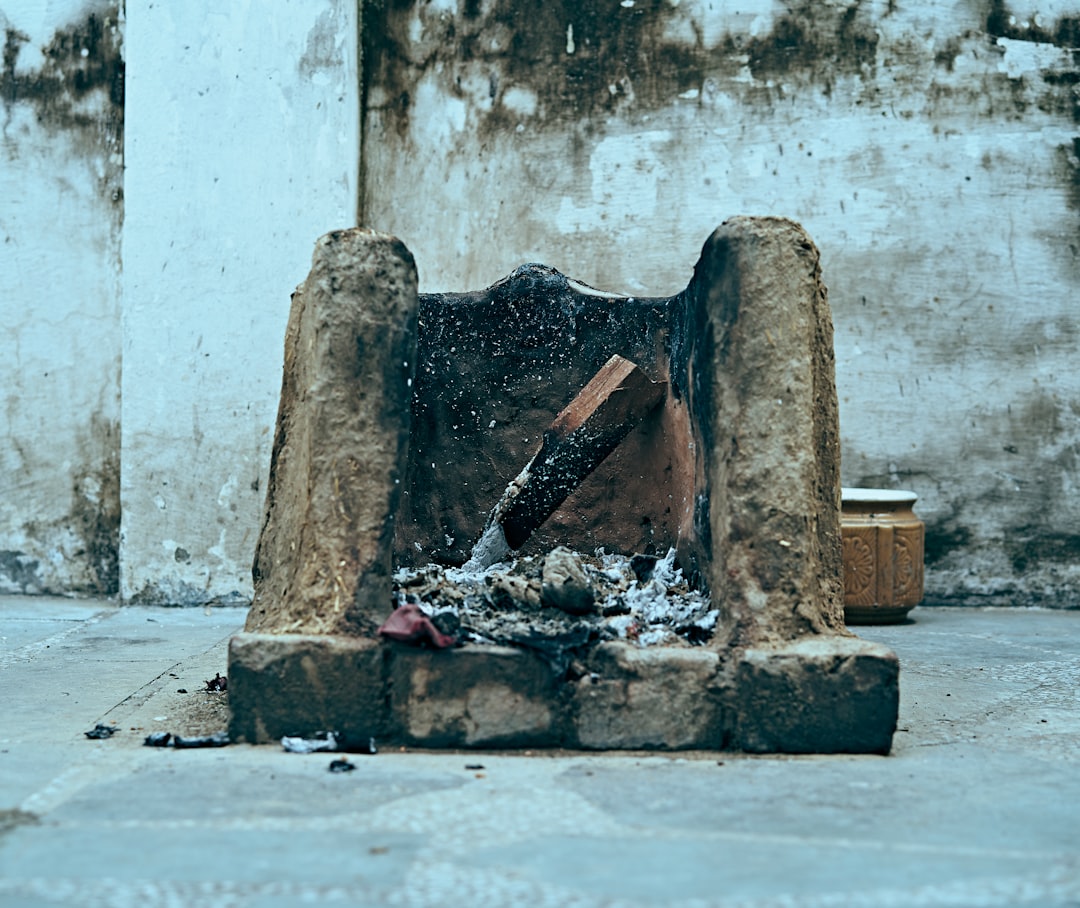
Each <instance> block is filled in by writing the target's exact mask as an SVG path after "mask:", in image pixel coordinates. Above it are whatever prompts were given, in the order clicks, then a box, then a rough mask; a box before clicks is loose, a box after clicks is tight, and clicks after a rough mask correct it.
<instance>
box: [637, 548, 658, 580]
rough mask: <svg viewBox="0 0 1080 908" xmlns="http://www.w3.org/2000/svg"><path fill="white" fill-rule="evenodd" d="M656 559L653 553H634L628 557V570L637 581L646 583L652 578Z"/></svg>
mask: <svg viewBox="0 0 1080 908" xmlns="http://www.w3.org/2000/svg"><path fill="white" fill-rule="evenodd" d="M658 560H659V559H658V558H657V557H656V556H655V555H634V556H633V557H632V558H631V559H630V570H632V571H633V572H634V576H635V577H637V581H638V583H648V582H649V581H650V580H652V577H653V571H655V570H656V562H657V561H658Z"/></svg>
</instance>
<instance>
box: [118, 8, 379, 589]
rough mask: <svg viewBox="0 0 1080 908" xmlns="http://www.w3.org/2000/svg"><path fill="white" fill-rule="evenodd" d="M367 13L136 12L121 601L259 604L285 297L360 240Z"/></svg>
mask: <svg viewBox="0 0 1080 908" xmlns="http://www.w3.org/2000/svg"><path fill="white" fill-rule="evenodd" d="M358 43H359V42H358V19H357V4H356V3H354V2H348V0H304V2H296V0H293V2H285V0H281V2H276V3H274V4H272V5H266V4H255V3H251V2H249V0H241V2H234V3H222V4H216V5H212V6H207V5H204V4H185V3H154V2H148V0H129V2H128V4H127V30H126V40H125V45H126V48H127V85H128V90H127V105H126V106H127V142H126V164H127V171H126V177H125V196H126V217H125V224H124V239H123V260H124V276H123V292H124V318H123V378H122V393H123V403H122V425H123V439H122V457H121V461H122V467H121V501H122V508H123V518H122V526H121V555H120V565H121V577H120V588H121V595H122V597H123V598H124V599H125V600H129V601H143V602H168V603H175V604H195V603H201V602H207V601H211V600H215V599H216V600H225V601H228V600H240V599H245V598H247V597H249V596H250V593H251V581H250V565H251V557H252V553H253V551H254V547H255V540H256V537H257V535H258V531H259V522H260V520H261V515H262V506H263V497H264V494H265V488H266V478H265V476H266V471H267V467H268V462H269V452H270V442H271V433H272V427H273V423H274V416H275V413H276V408H277V400H278V392H279V390H280V382H281V363H282V343H283V337H284V330H285V322H286V318H287V315H288V309H289V294H290V292H291V291H292V289H293V288H294V286H295V285H296V284H298V283H299V282H300V281H301V280H302V279H303V278H304V276H305V275H306V273H307V270H308V264H309V261H310V256H311V250H312V248H313V245H314V242H315V240H316V238H317V237H318V236H320V235H321V234H323V233H325V232H326V231H328V230H331V229H334V228H340V227H347V226H352V225H354V224H355V223H356V217H357V208H356V206H357V197H358V170H359V161H360V148H359V143H360V129H359V89H360V80H359V77H358V73H357V48H358Z"/></svg>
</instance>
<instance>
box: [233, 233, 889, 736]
mask: <svg viewBox="0 0 1080 908" xmlns="http://www.w3.org/2000/svg"><path fill="white" fill-rule="evenodd" d="M613 354H620V355H622V356H624V357H626V358H627V359H630V360H632V361H633V362H634V363H636V364H637V365H638V366H639V367H640V368H641V369H642V370H643V371H645V372H646V373H647V374H648V375H649V377H650V378H653V379H654V380H657V381H663V382H665V383H666V386H667V395H666V398H665V400H664V402H663V405H662V406H660V407H657V408H656V409H655V410H653V411H652V413H651V414H650V415H649V416H648V417H646V419H645V420H644V421H643V422H642V423H641V424H640V425H639V426H638V427H637V428H636V429H634V430H633V431H632V432H631V434H630V435H629V436H628V437H627V438H626V440H625V441H624V442H623V443H622V444H621V445H620V446H619V447H618V448H617V449H616V450H615V452H614V453H613V454H612V455H611V456H609V457H608V458H607V459H606V460H605V461H604V462H603V463H602V464H601V466H600V467H599V468H598V469H596V470H595V472H593V474H592V475H591V476H589V478H588V479H586V480H585V482H584V483H583V484H582V485H581V486H580V487H579V488H578V489H577V490H576V492H574V493H573V494H572V495H571V496H570V497H569V498H568V499H567V500H566V501H565V503H564V504H563V506H562V507H561V508H560V509H559V510H558V511H557V512H556V513H555V514H554V515H553V516H552V518H551V519H550V520H548V521H547V522H546V523H545V524H544V525H543V526H542V527H541V528H540V530H539V531H538V532H537V533H535V534H534V536H533V537H532V538H531V539H530V540H529V542H528V543H527V545H526V548H525V550H524V551H526V552H527V551H530V550H531V551H536V552H542V551H546V550H547V549H549V548H551V547H552V546H554V545H560V544H561V545H567V546H570V547H573V548H577V549H579V550H584V551H592V550H594V549H595V548H597V547H598V546H604V547H606V548H607V549H608V550H609V551H622V552H626V553H632V552H635V551H636V552H641V551H659V552H661V553H662V552H663V551H666V549H667V548H668V547H669V546H674V547H676V548H677V550H678V552H679V560H680V562H681V563H682V565H683V567H684V570H686V571H687V573H688V575H690V576H692V577H693V579H694V582H695V583H697V584H698V585H699V586H701V587H702V588H703V589H708V590H709V591H710V593H711V595H712V597H713V602H714V604H715V605H716V607H718V608H719V609H720V615H721V617H720V620H719V622H718V624H717V626H716V630H715V632H714V634H713V637H712V639H711V640H710V641H709V642H708V643H707V644H706V645H705V646H701V647H690V646H686V647H676V646H662V647H639V646H636V645H635V644H633V643H627V642H621V641H620V642H606V643H600V644H598V645H596V646H595V647H594V648H593V649H592V650H591V651H590V652H589V653H588V654H587V660H588V667H589V672H588V673H587V674H586V675H584V676H582V677H569V676H567V675H566V674H565V671H563V670H562V669H560V668H558V667H556V666H553V665H551V664H549V663H548V662H547V661H545V659H544V658H543V657H542V656H540V655H538V654H537V653H533V652H530V651H528V650H524V649H518V648H510V647H499V646H484V645H474V644H470V645H467V646H465V647H462V648H458V649H452V650H445V651H438V652H436V651H425V650H418V649H415V648H410V647H406V646H402V645H400V644H394V643H389V642H386V641H383V640H380V639H379V638H378V637H377V636H376V634H375V630H376V628H377V627H378V626H379V625H380V624H381V623H382V621H383V620H385V618H386V617H388V615H389V613H390V611H391V608H392V604H393V600H392V597H391V591H390V583H391V580H390V578H391V573H392V570H393V569H394V567H396V566H400V565H415V564H423V563H427V562H429V561H435V562H438V563H442V564H461V563H462V562H464V561H465V559H466V558H467V557H468V554H469V551H470V548H471V546H472V544H473V543H474V542H475V541H476V540H477V538H478V537H479V535H480V533H481V531H482V530H483V527H484V522H485V519H486V518H487V515H488V513H489V512H490V510H491V508H492V506H493V505H494V503H495V502H496V501H497V500H498V498H499V496H500V495H501V494H502V491H503V489H504V487H505V485H506V483H507V482H508V481H509V480H510V479H512V478H513V476H514V475H515V474H516V473H517V471H518V470H519V469H520V467H521V466H523V465H524V463H525V462H526V461H527V460H528V459H529V458H530V457H531V456H532V454H533V453H534V452H535V450H536V449H537V447H539V444H540V441H541V437H542V435H543V432H544V430H545V429H546V428H547V427H548V426H549V424H550V423H551V421H552V418H553V417H554V415H555V414H556V413H558V412H559V411H560V410H561V409H562V408H563V407H564V406H565V405H566V404H567V403H568V402H569V401H570V400H571V399H572V398H573V397H574V396H575V395H576V394H577V393H578V392H579V391H580V390H581V389H582V388H583V387H584V386H585V385H586V383H587V382H588V381H589V380H590V378H592V376H593V375H594V374H595V373H596V372H597V370H599V369H600V367H601V366H602V365H603V364H604V363H605V362H606V361H607V359H608V358H609V357H610V356H611V355H613ZM839 485H840V481H839V451H838V432H837V404H836V391H835V385H834V364H833V349H832V323H831V317H830V314H829V309H828V302H827V299H826V294H825V289H824V285H823V284H822V282H821V275H820V267H819V257H818V252H817V249H816V248H815V247H814V245H813V243H812V242H811V241H810V239H809V238H808V237H807V236H806V234H805V232H804V231H803V230H802V229H801V228H800V227H799V226H798V225H797V224H795V223H793V222H791V221H787V220H784V219H778V218H760V219H753V218H734V219H732V220H730V221H727V222H725V223H724V224H723V225H722V226H721V227H720V228H718V229H717V230H716V232H715V233H714V234H713V235H712V236H711V237H710V238H709V239H708V241H707V242H706V244H705V247H704V249H703V251H702V256H701V259H700V260H699V262H698V264H697V266H696V268H695V272H694V277H693V279H692V280H691V282H690V283H689V285H688V286H687V287H686V289H685V290H684V291H682V292H681V293H679V294H676V295H675V296H673V297H669V298H662V299H636V298H630V297H621V296H616V295H614V294H609V293H605V292H602V291H596V290H593V289H591V288H588V287H585V286H584V285H581V284H578V283H576V282H575V281H573V280H571V279H568V278H566V277H564V276H563V275H561V274H559V273H558V272H556V271H554V270H552V269H549V268H545V267H543V266H525V267H523V268H519V269H518V270H517V271H515V272H514V273H513V274H511V275H510V276H509V277H507V278H505V279H504V280H502V281H500V282H498V283H496V284H495V285H493V286H492V287H489V288H488V289H487V290H484V291H480V292H474V293H455V294H426V295H423V296H420V295H418V294H417V291H416V274H415V266H414V263H413V261H412V257H411V255H410V254H409V252H408V250H407V249H406V248H405V247H404V245H403V244H401V243H400V242H399V241H398V240H396V239H394V238H392V237H388V236H385V235H380V234H376V233H373V232H370V231H363V230H350V231H338V232H335V233H331V234H328V235H327V236H325V237H323V239H322V240H320V242H319V244H318V245H317V248H316V251H315V255H314V259H313V266H312V271H311V274H310V275H309V278H308V280H307V282H306V283H305V284H304V285H303V286H302V287H301V288H300V289H299V290H298V292H297V294H296V295H295V296H294V300H293V308H292V314H291V316H290V322H289V328H288V334H287V337H286V346H285V369H284V380H283V386H282V397H281V407H280V410H279V414H278V424H277V435H276V439H275V445H274V455H273V460H272V465H271V478H270V484H269V488H268V495H267V508H266V516H265V522H264V526H263V529H262V533H261V537H260V542H259V546H258V551H257V554H256V559H255V567H254V580H255V600H254V603H253V606H252V609H251V613H250V616H249V619H248V623H247V627H246V630H245V633H244V634H241V635H239V636H238V637H236V638H235V639H234V640H233V642H232V646H231V648H230V692H231V697H232V703H233V709H234V718H233V725H232V734H233V736H234V737H235V738H238V739H246V740H251V741H266V740H272V739H274V738H276V737H279V736H281V735H283V734H297V733H308V732H312V731H316V730H327V729H338V730H342V731H345V732H347V733H351V734H372V735H375V736H376V737H378V738H382V739H388V740H394V741H400V742H403V743H408V744H415V745H424V746H543V745H551V746H556V745H561V746H580V747H590V748H625V747H650V748H687V747H710V748H740V749H746V750H755V751H793V752H806V751H817V752H830V751H852V752H887V751H888V749H889V746H890V743H891V736H892V732H893V729H894V727H895V720H896V708H897V675H898V666H897V662H896V659H895V656H893V654H892V653H890V652H889V651H888V650H886V649H884V648H882V647H880V646H877V645H873V644H869V643H866V642H863V641H860V640H858V639H856V638H854V637H852V636H850V635H849V634H848V633H847V632H846V631H845V629H844V627H843V619H842V604H841V600H842V582H841V560H840V542H839Z"/></svg>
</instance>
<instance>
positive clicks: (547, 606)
mask: <svg viewBox="0 0 1080 908" xmlns="http://www.w3.org/2000/svg"><path fill="white" fill-rule="evenodd" d="M394 596H395V598H396V604H397V606H398V611H399V613H402V614H404V613H406V612H412V613H413V614H414V615H416V617H417V618H418V619H420V620H421V621H423V623H424V624H430V625H433V627H432V628H431V631H432V632H435V633H431V632H429V633H428V634H426V635H423V634H413V635H412V636H411V637H406V636H400V637H397V639H402V640H409V641H410V642H419V641H420V640H423V642H428V643H432V644H434V645H436V646H450V645H454V644H461V643H476V644H503V645H510V646H519V647H526V648H529V649H532V650H536V651H538V652H540V653H541V654H543V655H545V656H547V657H549V658H551V659H554V660H556V661H562V660H563V659H564V658H565V657H566V656H567V655H568V654H574V653H580V652H583V651H585V650H587V649H588V648H589V647H591V646H592V645H594V644H596V643H599V642H602V641H606V640H626V641H630V642H633V643H636V644H637V645H638V646H643V647H644V646H660V645H663V646H696V645H701V644H703V643H705V642H706V641H708V640H709V639H710V638H711V637H712V633H713V629H714V628H715V627H716V622H717V619H718V617H719V610H717V609H715V608H712V607H711V604H710V601H709V597H708V596H707V595H706V594H704V593H702V592H701V591H699V590H694V589H691V588H690V586H689V584H688V583H687V582H686V580H685V579H684V578H683V572H682V569H681V568H679V567H678V566H677V564H676V559H675V550H674V549H670V550H669V551H668V553H667V555H666V556H664V557H663V558H659V557H657V556H655V555H633V556H631V557H627V556H625V555H612V554H606V553H605V552H604V550H603V549H598V550H597V551H596V553H595V554H594V555H591V556H589V555H583V554H580V553H576V552H573V551H571V550H570V549H568V548H565V547H563V546H560V547H558V548H555V549H553V550H552V551H551V552H549V553H548V554H547V555H543V556H538V555H533V556H527V557H522V558H518V559H515V560H513V561H504V562H501V563H499V564H495V565H492V566H491V567H488V568H486V569H482V570H470V569H468V568H454V567H442V566H440V565H435V564H430V565H427V566H425V567H422V568H416V569H409V568H401V569H399V570H398V571H397V572H396V573H395V575H394ZM421 615H422V616H423V618H421V617H420V616H421ZM424 619H426V621H425V620H424ZM388 636H394V635H388Z"/></svg>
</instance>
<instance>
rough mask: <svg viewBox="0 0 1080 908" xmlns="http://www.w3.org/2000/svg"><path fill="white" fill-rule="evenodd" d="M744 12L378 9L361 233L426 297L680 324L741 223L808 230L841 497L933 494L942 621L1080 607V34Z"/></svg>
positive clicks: (371, 41) (991, 1) (819, 11)
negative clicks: (463, 294)
mask: <svg viewBox="0 0 1080 908" xmlns="http://www.w3.org/2000/svg"><path fill="white" fill-rule="evenodd" d="M712 6H713V7H715V6H717V5H716V4H713V5H712ZM740 9H741V10H742V11H741V12H740V11H739V10H733V9H731V8H730V7H726V8H725V9H714V8H710V5H709V4H706V3H703V2H695V0H682V2H679V3H675V2H671V0H636V2H634V3H633V4H632V5H629V6H623V5H622V4H621V3H620V2H619V0H603V2H592V3H587V4H574V3H569V2H564V3H552V4H546V3H520V2H513V0H460V2H454V0H439V2H430V3H428V2H407V0H386V2H384V3H379V2H369V3H367V4H366V6H365V18H364V31H363V38H364V85H363V88H364V105H365V106H364V114H365V117H364V129H365V144H364V148H365V153H364V160H363V174H364V176H363V179H362V183H363V197H362V198H363V202H362V211H363V214H362V220H363V221H364V222H365V223H369V224H371V225H372V226H376V227H378V228H379V229H383V230H388V231H390V232H393V233H395V234H397V235H399V236H401V237H402V239H404V240H405V242H406V243H407V244H408V245H409V247H410V248H411V249H412V250H413V252H414V254H415V255H416V260H417V265H418V268H419V273H420V283H421V290H424V291H445V290H466V289H475V288H478V287H482V286H485V285H487V284H489V283H490V282H491V281H492V280H494V279H496V278H497V277H498V276H500V275H501V274H504V273H507V272H509V271H510V270H512V269H513V268H514V267H516V266H517V265H519V264H520V263H521V262H523V261H529V260H534V261H544V262H546V263H547V264H550V265H553V266H555V267H557V268H559V269H560V270H561V271H563V272H565V273H568V274H573V275H575V276H576V277H577V278H579V279H581V280H584V281H586V282H588V283H590V284H593V285H595V286H598V287H601V288H605V289H611V290H615V291H619V292H631V293H639V294H641V295H663V294H666V293H671V292H672V291H673V290H674V289H676V288H678V287H680V286H682V285H684V284H685V280H686V269H688V268H689V266H690V265H691V264H692V262H693V261H694V260H695V259H696V256H697V252H698V250H699V249H700V245H701V242H702V240H703V239H704V237H705V236H707V235H708V233H709V232H710V231H711V230H712V228H713V227H715V226H716V224H718V223H719V222H720V221H722V220H723V219H724V218H725V217H727V216H729V215H731V214H736V213H748V214H778V215H786V216H791V217H794V218H796V219H797V220H799V221H800V222H802V223H803V224H804V226H806V227H807V229H808V230H809V232H810V234H811V235H812V236H813V237H814V239H815V240H816V242H817V244H818V246H819V248H821V250H822V261H823V271H824V277H825V280H826V282H827V283H828V285H829V290H830V299H831V301H832V306H833V312H834V322H835V330H836V349H837V385H838V390H839V392H840V395H841V429H842V433H843V448H844V462H843V463H844V466H843V470H844V482H845V484H847V485H861V486H885V487H891V488H913V489H914V490H915V491H916V492H917V493H918V494H919V496H920V502H919V506H918V510H919V513H920V515H921V516H922V517H923V518H924V519H925V520H926V521H927V561H928V564H929V566H930V568H931V571H930V573H929V574H928V576H927V584H928V587H927V588H928V598H929V600H930V601H946V600H947V601H952V602H956V601H968V602H989V603H1001V604H1048V605H1070V604H1076V603H1077V602H1080V565H1077V563H1076V558H1075V554H1076V550H1077V548H1078V542H1077V536H1076V535H1075V530H1074V527H1076V526H1080V494H1078V493H1080V481H1078V476H1077V454H1078V451H1080V429H1078V423H1077V420H1076V415H1077V412H1078V411H1080V379H1078V378H1077V376H1076V372H1075V368H1074V367H1073V366H1072V365H1071V362H1072V359H1073V358H1074V356H1075V348H1076V344H1075V341H1076V335H1077V329H1076V325H1077V315H1078V313H1077V311H1076V307H1075V303H1074V302H1073V301H1074V300H1075V299H1077V298H1080V232H1078V227H1080V220H1078V218H1080V65H1078V64H1080V60H1078V54H1080V50H1078V45H1080V5H1078V6H1077V8H1076V9H1074V10H1070V9H1069V7H1068V5H1067V4H1066V5H1064V6H1063V5H1060V4H1059V5H1057V6H1056V7H1055V10H1056V12H1054V13H1053V14H1052V15H1048V14H1047V13H1046V12H1045V11H1044V12H1043V13H1041V14H1040V12H1039V5H1038V4H1037V3H1028V4H1026V5H1024V4H1021V3H1020V2H1014V3H1012V4H1008V3H1004V2H1001V0H983V2H956V3H951V4H934V3H929V2H915V0H912V2H906V3H905V2H894V0H890V2H884V0H883V2H850V3H848V2H839V3H811V2H795V3H788V4H783V5H781V4H770V3H747V4H743V5H742V6H741V7H740Z"/></svg>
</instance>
